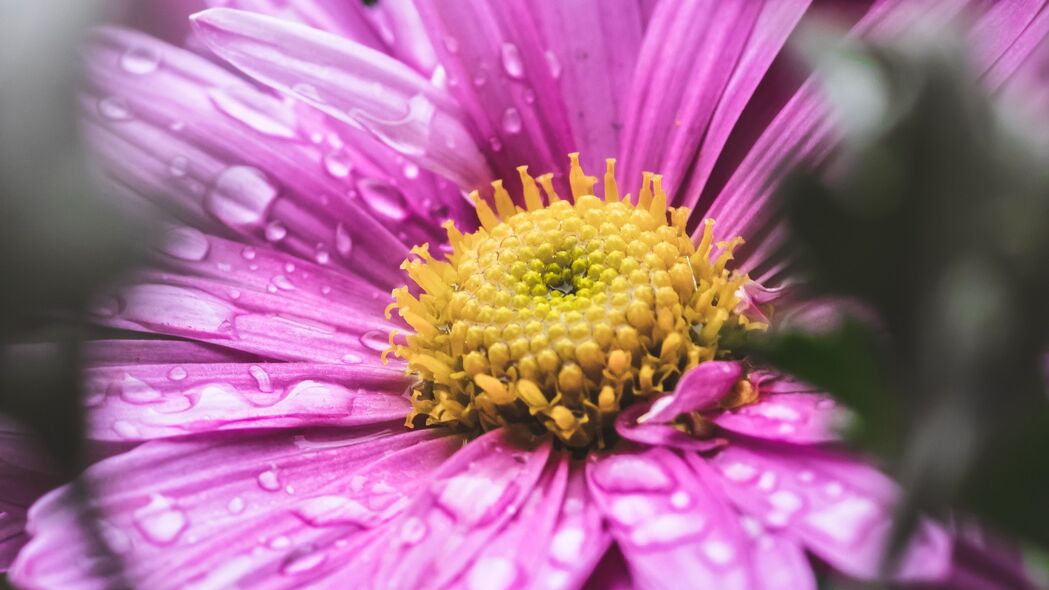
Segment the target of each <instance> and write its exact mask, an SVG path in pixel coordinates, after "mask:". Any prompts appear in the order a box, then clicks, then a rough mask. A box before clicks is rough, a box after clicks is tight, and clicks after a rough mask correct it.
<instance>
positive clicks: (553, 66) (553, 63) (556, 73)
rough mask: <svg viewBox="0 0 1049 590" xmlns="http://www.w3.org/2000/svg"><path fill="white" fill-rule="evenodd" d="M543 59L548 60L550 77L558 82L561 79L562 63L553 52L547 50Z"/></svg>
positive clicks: (547, 65)
mask: <svg viewBox="0 0 1049 590" xmlns="http://www.w3.org/2000/svg"><path fill="white" fill-rule="evenodd" d="M543 57H545V58H546V67H547V68H548V69H549V70H550V75H551V76H553V77H554V80H557V79H559V78H560V77H561V61H560V60H559V59H557V55H556V54H554V52H553V51H550V50H547V51H546V52H545V53H544V54H543Z"/></svg>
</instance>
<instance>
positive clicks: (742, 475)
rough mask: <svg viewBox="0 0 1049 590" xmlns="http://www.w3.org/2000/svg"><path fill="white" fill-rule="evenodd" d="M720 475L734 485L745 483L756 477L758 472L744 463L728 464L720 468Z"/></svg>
mask: <svg viewBox="0 0 1049 590" xmlns="http://www.w3.org/2000/svg"><path fill="white" fill-rule="evenodd" d="M721 473H722V474H724V475H725V477H727V478H729V479H730V480H732V481H734V482H736V483H747V482H749V481H753V480H754V478H755V477H757V475H758V470H757V469H755V468H754V466H752V465H747V464H746V463H730V464H728V465H723V466H722V467H721Z"/></svg>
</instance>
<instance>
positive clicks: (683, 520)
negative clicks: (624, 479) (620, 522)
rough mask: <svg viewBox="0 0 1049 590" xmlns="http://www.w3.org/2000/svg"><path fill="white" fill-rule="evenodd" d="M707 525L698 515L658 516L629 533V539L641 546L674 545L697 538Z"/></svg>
mask: <svg viewBox="0 0 1049 590" xmlns="http://www.w3.org/2000/svg"><path fill="white" fill-rule="evenodd" d="M706 527H707V523H706V520H704V518H703V517H702V516H700V515H698V514H660V515H658V516H655V517H654V518H649V519H645V520H643V521H642V522H641V523H640V524H638V526H637V527H636V528H635V529H634V530H633V531H631V533H630V539H631V540H632V541H633V542H634V543H637V544H638V545H641V546H646V547H647V546H651V545H663V544H674V543H678V542H680V541H682V540H683V539H691V538H695V537H699V536H700V535H702V534H703V533H704V532H705V531H706Z"/></svg>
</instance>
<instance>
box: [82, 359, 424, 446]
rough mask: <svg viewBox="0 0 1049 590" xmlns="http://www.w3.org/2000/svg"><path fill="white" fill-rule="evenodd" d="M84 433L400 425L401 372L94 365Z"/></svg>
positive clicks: (403, 407)
mask: <svg viewBox="0 0 1049 590" xmlns="http://www.w3.org/2000/svg"><path fill="white" fill-rule="evenodd" d="M85 377H86V381H87V386H86V390H85V400H86V404H87V405H88V408H89V409H88V421H89V431H88V432H89V436H90V437H91V438H94V439H99V440H145V439H151V438H160V437H167V436H178V435H184V434H191V433H197V432H206V431H214V430H239V429H247V428H294V427H303V426H357V425H364V424H378V423H383V422H386V423H390V424H391V425H397V424H400V423H401V422H402V421H403V420H404V417H405V416H407V415H408V413H409V411H410V410H411V403H410V402H409V401H408V399H407V398H406V397H404V396H403V395H401V394H402V392H403V391H404V390H405V388H406V387H407V382H406V381H405V378H404V376H403V373H402V371H400V370H395V369H387V368H384V367H375V366H371V365H366V364H362V365H321V364H314V363H276V364H267V363H257V364H251V363H243V364H241V363H237V364H163V365H125V366H119V365H118V366H108V367H96V368H92V369H89V370H88V371H87V374H86V376H85Z"/></svg>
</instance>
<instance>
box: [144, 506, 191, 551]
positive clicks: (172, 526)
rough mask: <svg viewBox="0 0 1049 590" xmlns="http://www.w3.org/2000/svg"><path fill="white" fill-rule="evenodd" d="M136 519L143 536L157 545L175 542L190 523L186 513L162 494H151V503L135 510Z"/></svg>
mask: <svg viewBox="0 0 1049 590" xmlns="http://www.w3.org/2000/svg"><path fill="white" fill-rule="evenodd" d="M134 521H135V526H136V528H138V530H139V532H141V533H142V536H143V537H145V538H146V540H147V541H149V542H150V543H153V544H155V545H168V544H171V543H173V542H175V540H176V539H178V537H179V535H181V534H182V532H183V531H185V530H186V527H187V526H188V525H189V519H187V518H186V513H185V512H183V511H182V510H181V509H180V508H178V507H177V506H175V502H174V501H173V500H171V499H170V498H167V497H165V496H162V495H160V494H153V495H152V496H150V501H149V504H147V505H146V506H143V507H142V508H140V509H138V510H136V511H135V513H134Z"/></svg>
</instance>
